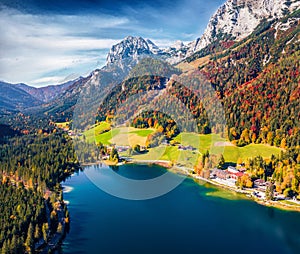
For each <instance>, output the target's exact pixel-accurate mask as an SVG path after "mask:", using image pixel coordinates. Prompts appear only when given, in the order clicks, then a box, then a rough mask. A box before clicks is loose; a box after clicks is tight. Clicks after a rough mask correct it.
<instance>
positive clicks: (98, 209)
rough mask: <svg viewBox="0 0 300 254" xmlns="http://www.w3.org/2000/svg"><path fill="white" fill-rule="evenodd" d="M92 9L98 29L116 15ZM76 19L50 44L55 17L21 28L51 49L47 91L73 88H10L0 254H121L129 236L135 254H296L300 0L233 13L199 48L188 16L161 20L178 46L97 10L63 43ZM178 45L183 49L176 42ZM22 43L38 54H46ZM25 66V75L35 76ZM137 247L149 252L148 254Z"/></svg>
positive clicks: (0, 97) (1, 153) (3, 123)
mask: <svg viewBox="0 0 300 254" xmlns="http://www.w3.org/2000/svg"><path fill="white" fill-rule="evenodd" d="M16 2H18V1H16ZM25 2H26V1H25ZM33 2H34V1H33ZM75 2H76V1H75ZM125 2H126V1H125ZM11 4H12V3H11ZM61 4H63V3H61ZM93 4H94V5H95V6H97V8H99V9H97V8H95V10H97V11H99V13H98V12H97V15H98V14H99V15H100V14H101V12H102V8H104V7H105V5H104V6H101V8H100V6H98V4H99V3H97V1H96V2H95V3H93ZM101 4H102V3H101ZM122 4H124V3H122ZM122 4H121V3H118V4H116V6H119V5H120V6H121V5H122ZM151 4H152V3H151ZM153 4H155V6H156V8H158V6H159V5H162V3H153ZM172 4H174V5H176V6H177V5H178V6H179V3H175V2H174V3H172ZM89 5H90V3H85V4H84V5H83V7H84V6H89ZM129 5H130V4H129V3H127V2H126V3H125V4H124V7H126V8H124V10H132V9H131V8H133V7H132V6H131V7H130V8H129V9H128V8H127V7H128V6H129ZM3 6H5V4H4V5H3ZM20 6H21V5H20ZM75 6H76V4H75ZM0 7H1V8H0V12H3V11H11V10H10V9H9V8H8V7H7V9H6V7H5V8H4V7H3V9H2V4H1V6H0ZM57 8H58V7H57ZM70 8H71V6H70ZM189 8H193V6H189ZM158 9H159V8H158ZM180 9H185V8H182V6H180V8H179V9H177V11H178V12H179V10H180ZM66 10H67V9H66ZM93 10H94V6H93ZM189 10H191V9H189ZM24 11H25V9H24ZM110 11H111V10H110ZM118 11H121V9H120V10H118ZM156 11H157V10H155V8H152V9H151V13H152V12H154V14H156V15H158V13H157V12H156ZM187 11H188V10H187ZM202 11H203V10H202ZM20 13H21V12H20ZM70 13H72V12H70ZM70 13H67V14H66V13H60V12H58V13H55V15H54V16H53V17H54V18H53V17H51V14H47V15H46V17H47V18H49V17H51V18H50V19H49V20H51V22H52V24H51V26H49V27H47V29H44V30H43V29H39V26H40V27H43V26H44V25H45V24H41V23H43V22H41V23H39V22H40V19H41V18H42V17H43V15H45V13H41V14H40V16H39V15H37V16H35V14H34V13H31V14H28V13H27V14H26V15H25V14H24V15H21V14H20V15H19V12H18V11H16V12H13V11H12V12H11V13H10V15H8V17H10V16H12V17H14V18H15V15H16V16H17V17H18V19H20V20H22V19H25V20H24V22H19V21H18V22H17V23H15V25H16V24H23V23H24V24H25V25H26V24H27V22H29V20H30V19H31V18H32V17H33V16H35V19H34V25H33V26H32V27H31V26H30V25H28V27H29V28H30V29H28V30H26V31H27V32H28V33H29V34H30V33H34V34H35V35H36V33H37V34H38V36H37V37H38V38H40V37H43V36H46V37H44V39H45V38H46V39H45V41H44V46H46V45H47V47H50V49H49V48H48V51H49V52H46V50H44V51H43V52H39V53H35V54H34V55H35V56H39V57H41V59H38V57H36V58H35V60H36V61H37V63H40V66H39V67H38V68H37V67H36V68H37V70H36V73H35V75H50V76H51V75H52V77H42V76H39V77H37V76H36V79H35V82H36V80H41V81H45V80H46V81H47V80H61V82H58V83H57V84H55V85H53V83H51V84H50V83H49V85H46V86H41V87H39V86H37V87H33V86H30V85H27V84H24V83H17V82H9V81H7V82H6V81H1V82H0V189H1V195H0V203H1V204H2V205H1V207H0V214H1V215H2V216H1V219H0V222H1V223H0V224H1V226H0V250H1V253H4V254H7V253H46V252H47V253H48V252H51V253H57V252H59V253H60V252H61V253H75V252H74V250H75V249H76V250H77V248H78V250H79V249H80V248H81V247H80V246H79V245H80V244H81V243H82V248H81V249H80V250H82V253H96V252H97V251H98V248H97V244H98V243H100V242H102V244H101V247H103V250H105V251H106V252H107V251H108V250H111V251H108V252H107V253H120V251H123V250H124V249H122V247H120V246H117V244H115V239H117V238H116V236H118V239H119V241H120V242H121V243H122V244H123V245H124V246H127V247H126V248H127V250H132V251H131V252H128V251H127V252H126V250H125V252H124V253H145V250H146V249H147V248H146V245H148V244H146V243H148V241H149V237H151V236H153V235H154V236H156V235H157V236H160V237H156V238H155V237H154V238H153V241H155V243H156V245H155V246H156V247H155V251H154V249H153V251H152V252H150V253H153V252H155V253H169V252H170V249H168V248H169V245H168V246H166V245H164V244H163V243H162V242H160V241H161V239H163V238H164V237H165V236H168V237H167V238H166V241H167V242H168V243H169V244H171V243H174V239H175V240H176V243H175V245H176V244H177V245H178V248H179V249H180V250H181V251H179V249H176V248H174V251H173V252H172V253H182V252H185V253H195V252H198V251H199V249H198V247H196V248H195V246H194V245H193V244H190V243H189V242H190V241H191V239H194V240H195V241H199V242H200V243H201V244H200V245H203V246H205V250H206V251H207V253H209V251H210V250H212V249H216V251H218V252H217V253H220V250H221V249H219V248H218V247H217V245H216V246H214V245H215V239H216V238H215V235H216V234H217V235H219V236H220V239H219V241H220V242H221V243H223V245H222V246H224V247H222V250H221V251H225V252H233V253H239V252H241V251H242V252H243V251H244V250H246V252H247V251H248V250H249V251H248V252H249V253H250V252H251V253H253V252H257V253H260V251H263V252H264V253H274V251H275V252H276V251H278V250H279V249H280V250H281V251H282V252H281V253H298V252H297V251H298V250H299V246H300V243H299V238H297V236H298V233H297V232H296V231H295V229H294V228H293V225H297V224H299V211H300V72H299V71H300V1H299V0H286V1H281V0H248V1H246V0H227V1H225V0H224V1H223V4H222V5H221V6H220V7H219V8H218V9H217V10H216V11H215V13H214V14H213V15H212V16H211V17H210V19H209V21H208V24H207V26H206V28H205V29H203V31H204V32H203V34H202V35H200V34H198V35H199V36H200V37H196V36H195V34H196V33H195V31H193V32H192V33H190V32H191V31H188V27H187V24H186V23H185V20H181V21H180V20H178V17H174V16H172V15H174V13H175V11H174V13H173V14H172V12H169V11H168V12H167V13H168V15H170V20H169V22H167V21H166V20H164V22H165V23H166V24H169V25H170V23H172V24H173V25H174V24H175V23H176V25H178V27H180V32H179V30H178V31H177V29H179V28H176V29H174V27H173V26H170V31H169V32H168V34H164V33H163V32H161V30H160V29H159V28H158V27H155V26H154V24H151V22H150V23H149V27H142V28H141V27H140V29H139V30H135V26H136V25H137V24H138V23H137V22H138V21H137V20H138V17H139V15H138V13H140V12H138V11H137V12H135V11H133V12H130V15H129V16H128V17H124V18H123V17H122V16H120V17H116V16H113V15H111V16H109V15H108V14H107V16H104V18H103V20H102V19H100V22H99V20H98V19H97V15H96V11H95V12H93V14H92V15H91V16H85V14H84V12H81V11H80V15H79V16H76V15H75V16H76V17H77V18H78V17H80V22H82V23H80V24H79V27H78V28H76V29H78V31H77V30H76V29H75V30H76V31H74V28H75V27H76V26H75V25H73V24H72V25H71V26H68V29H65V28H64V29H61V28H60V29H56V28H57V26H60V25H65V24H69V23H70V21H72V20H73V19H75V16H72V15H71V14H70ZM108 13H114V15H115V10H114V11H113V12H108ZM141 13H142V14H143V15H145V17H146V16H147V18H151V17H152V15H150V14H149V13H148V14H144V13H143V12H141ZM17 14H18V15H17ZM77 14H78V13H77ZM101 15H102V14H101ZM101 15H100V16H101ZM105 15H106V14H105ZM127 15H128V14H127ZM198 15H199V14H198ZM154 16H155V15H154ZM171 16H172V17H171ZM62 17H63V22H60V23H59V22H58V21H56V19H57V20H60V19H61V18H62ZM1 18H2V17H1V16H0V21H1ZM114 18H115V19H114ZM152 18H153V17H152ZM194 18H195V20H196V19H197V18H199V17H194ZM94 20H97V24H95V23H93V25H91V26H90V27H89V26H86V24H89V23H92V22H94ZM104 20H105V21H104ZM25 21H26V22H25ZM73 21H74V22H75V20H73ZM35 22H37V24H38V25H37V26H36V25H35ZM162 22H163V21H162ZM29 23H30V22H29ZM44 23H45V22H44ZM71 23H72V22H71ZM75 23H76V22H75ZM9 24H10V23H9ZM133 24H134V25H133ZM150 25H153V27H151V29H150ZM156 25H158V24H156ZM159 25H163V24H162V23H161V24H159ZM179 25H180V26H179ZM147 26H148V24H147ZM44 28H45V27H44ZM83 28H84V29H83ZM148 28H149V29H148ZM86 29H87V30H88V31H90V33H91V31H92V34H88V32H86ZM109 29H111V31H110V30H109ZM12 30H13V31H14V29H12ZM69 31H70V34H69ZM153 31H155V32H153ZM158 31H159V32H158ZM52 32H53V33H55V34H56V35H57V38H60V34H64V33H65V34H64V35H65V36H64V37H63V38H64V40H66V41H65V43H61V44H60V42H59V40H58V41H56V38H55V39H53V38H52V40H50V39H49V38H50V35H51V33H52ZM71 32H73V35H72V36H71ZM102 32H103V34H102ZM125 32H126V35H125V36H124V33H125ZM147 33H150V34H149V36H150V35H152V36H154V34H153V33H155V39H153V40H152V39H151V40H150V39H149V38H148V34H147ZM174 33H175V35H176V36H179V37H180V38H181V39H183V40H184V41H183V42H181V41H176V42H175V43H171V42H170V40H171V39H170V38H174ZM197 33H198V32H197ZM16 34H17V33H14V36H15V35H16ZM19 34H20V38H22V43H23V42H24V43H25V42H26V43H25V44H26V45H27V50H29V51H28V52H29V53H28V54H30V53H31V50H34V48H35V47H37V46H38V45H40V41H38V43H37V42H35V43H33V44H32V46H31V45H30V44H31V43H30V40H31V39H32V37H31V36H25V37H22V36H23V34H22V33H21V32H19ZM45 34H46V35H45ZM112 34H113V36H112ZM130 34H132V35H130ZM139 34H141V35H142V36H147V37H142V36H140V35H139ZM171 34H173V35H172V36H171ZM58 35H59V36H58ZM92 35H93V36H94V37H93V36H92ZM159 35H160V36H161V37H159ZM77 36H78V37H77ZM80 36H82V38H81V37H80ZM102 36H104V37H102ZM109 36H111V38H106V37H109ZM168 36H169V37H168ZM185 36H186V37H185ZM191 36H193V40H192V41H191V40H190V38H191ZM48 37H49V38H48ZM5 38H6V37H5ZM9 38H15V37H12V35H11V37H9ZM121 38H123V39H121ZM6 39H7V38H6ZM17 39H18V37H16V40H17ZM188 39H189V41H187V40H188ZM27 40H28V42H27ZM22 43H21V44H22ZM25 44H24V45H25ZM42 44H43V43H42ZM98 44H99V45H98ZM22 45H23V44H22ZM26 45H25V46H26ZM28 45H30V47H29V48H28ZM95 45H97V50H96V49H94V47H95ZM6 46H7V45H6ZM47 47H46V48H47ZM52 47H53V49H54V48H56V50H57V52H54V50H53V51H52ZM76 47H78V48H79V50H80V53H79V51H76ZM107 47H109V48H107ZM10 50H11V51H13V49H10ZM105 50H107V51H105ZM104 51H105V55H104V56H103V52H104ZM8 52H10V51H9V50H8ZM22 52H23V53H24V52H26V50H25V49H24V50H20V51H18V52H17V53H18V54H21V53H22ZM99 52H101V56H100V55H98V53H99ZM5 53H7V52H5ZM51 54H53V56H51ZM58 54H62V56H58ZM73 54H74V55H73ZM95 54H97V56H95ZM99 54H100V53H99ZM21 55H22V54H21ZM45 55H48V57H47V58H45V59H46V60H44V58H43V57H44V56H45ZM71 55H73V57H74V58H71ZM23 57H24V56H23ZM19 59H22V61H23V60H24V59H23V58H22V57H21V56H20V58H19V56H18V57H14V58H13V59H10V62H9V63H10V64H11V63H12V62H15V64H16V65H18V61H19ZM91 59H93V61H97V64H94V65H93V66H94V67H93V68H91V69H90V70H89V72H88V73H86V75H83V76H81V74H80V75H79V74H78V75H76V74H74V73H68V76H67V78H63V79H59V77H60V75H62V73H66V72H67V71H70V70H74V69H73V67H74V68H75V66H78V65H79V63H80V64H82V65H83V66H85V65H86V64H87V62H88V61H92V60H91ZM2 60H3V61H4V60H5V61H6V60H7V59H6V58H3V59H2ZM20 61H21V60H20ZM34 63H35V62H34ZM100 63H101V64H100ZM44 64H45V65H44ZM47 65H51V66H56V65H57V68H58V69H57V72H55V71H49V70H47V71H46V70H43V71H42V70H41V69H42V67H43V66H47ZM34 66H37V64H36V63H35V64H34ZM1 67H2V66H1ZM3 67H4V65H3ZM5 67H6V69H5V71H6V72H2V75H5V77H7V73H8V72H9V71H10V70H9V68H8V67H7V66H5ZM23 67H24V72H23V69H22V71H20V70H19V71H17V70H16V71H15V75H16V76H18V73H19V74H24V75H20V76H22V77H27V75H28V76H29V75H30V74H29V73H30V70H29V69H28V68H27V67H28V66H25V65H23ZM45 68H46V67H45ZM52 68H54V67H52ZM55 68H56V67H55ZM59 68H61V69H59ZM76 68H78V67H76ZM76 68H75V69H76ZM26 71H27V72H28V73H26ZM25 74H26V75H25ZM53 75H54V76H53ZM74 77H77V78H74ZM0 78H1V80H2V77H1V76H0ZM11 78H13V77H11ZM12 80H15V79H12ZM34 84H36V83H34ZM41 84H43V83H41ZM88 179H89V180H88ZM153 183H154V184H153ZM151 184H153V185H151ZM69 185H70V186H69ZM68 187H70V188H68ZM96 187H97V188H96ZM73 191H74V193H75V194H74V193H73ZM108 194H110V195H108ZM74 195H75V196H74ZM66 197H67V198H66ZM68 199H70V200H71V201H70V200H68ZM253 201H255V202H256V203H258V204H256V203H254V202H253ZM72 202H74V203H72ZM161 208H162V209H161ZM283 210H284V211H283ZM252 213H253V214H255V216H257V218H256V217H255V216H254V215H252ZM70 214H71V215H70ZM100 214H101V215H102V216H104V217H101V218H100V216H99V215H100ZM266 214H267V216H266ZM275 215H276V216H275ZM146 217H147V218H146ZM161 218H162V219H161ZM169 219H170V220H169ZM245 220H246V222H245ZM164 222H165V223H164ZM138 223H140V224H138ZM176 223H179V226H180V227H179V228H180V230H177V229H176ZM87 225H88V226H87ZM131 225H133V227H132V231H131V230H130V228H131ZM161 225H164V226H163V227H162V226H161ZM174 225H175V226H174ZM244 225H245V226H244ZM69 226H70V227H69ZM95 226H97V227H96V228H95ZM102 226H103V227H102ZM231 226H232V227H231ZM110 227H111V228H112V230H110ZM120 227H121V228H122V229H121V231H120V232H123V234H121V235H120V233H119V231H118V230H117V228H119V229H120ZM73 228H75V229H76V231H74V230H73ZM204 228H205V230H203V229H204ZM231 229H232V230H231ZM277 229H278V230H280V232H279V231H278V232H279V233H278V232H277V231H276V230H277ZM69 230H70V234H69V235H68V232H69ZM72 230H73V231H72ZM81 230H83V231H82V232H84V233H83V234H86V235H82V234H81ZM134 230H136V232H138V233H136V232H133V231H134ZM147 230H149V231H150V232H151V236H150V234H149V235H148V233H147ZM199 230H200V231H202V233H199ZM222 230H226V232H227V231H228V232H231V235H230V234H228V235H226V234H225V235H224V234H223V232H221V231H222ZM230 230H231V231H230ZM205 231H206V232H205ZM78 232H79V233H78ZM183 232H184V235H183ZM186 232H191V233H192V234H193V236H192V237H191V238H190V237H187V234H186ZM241 232H242V233H241ZM277 233H278V234H277ZM127 234H129V235H131V236H132V237H136V238H137V239H140V242H139V243H137V246H138V248H135V246H134V244H133V242H132V241H131V240H130V239H129V238H128V237H127ZM143 236H145V237H143ZM179 236H180V237H179ZM232 236H235V237H236V240H237V241H236V242H234V241H232ZM64 237H66V239H64ZM98 237H99V238H100V240H99V241H97V239H96V238H98ZM177 237H178V238H177ZM183 239H185V240H184V241H186V242H187V243H188V244H184V243H183V242H182V241H183ZM199 239H200V240H199ZM262 239H264V240H262ZM274 239H277V240H276V241H278V242H274ZM287 239H289V240H287ZM249 241H251V242H250V243H251V244H250V247H249V249H245V246H246V245H247V246H248V245H249ZM262 241H265V242H263V244H262ZM238 242H242V243H243V244H239V243H238ZM107 243H109V244H107ZM206 243H210V245H211V246H208V245H207V244H206ZM279 243H280V244H279ZM200 245H199V246H200ZM234 245H235V246H234ZM89 246H90V248H91V251H90V250H89ZM228 246H230V248H229V247H228ZM237 246H238V248H236V249H234V247H237ZM262 246H263V247H262ZM61 248H62V249H61ZM159 248H161V249H160V250H159V251H158V252H156V251H157V250H158V249H159ZM165 249H166V250H165ZM250 250H251V251H250ZM211 253H214V252H211Z"/></svg>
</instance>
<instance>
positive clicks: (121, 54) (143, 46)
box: [106, 36, 157, 65]
mask: <svg viewBox="0 0 300 254" xmlns="http://www.w3.org/2000/svg"><path fill="white" fill-rule="evenodd" d="M150 42H151V41H150ZM148 43H149V40H148ZM148 43H147V41H146V40H144V39H143V38H141V37H133V36H128V37H126V38H125V39H124V40H122V41H121V42H120V43H118V44H116V45H113V46H112V48H111V49H110V51H109V53H108V55H107V59H106V65H110V64H114V63H116V62H118V61H123V60H125V59H126V58H132V59H137V58H138V57H139V56H142V55H153V54H154V53H153V52H152V51H151V49H152V50H154V51H155V50H156V48H157V47H156V45H154V43H152V42H151V43H152V44H150V45H151V47H149V44H148ZM155 47H156V48H155Z"/></svg>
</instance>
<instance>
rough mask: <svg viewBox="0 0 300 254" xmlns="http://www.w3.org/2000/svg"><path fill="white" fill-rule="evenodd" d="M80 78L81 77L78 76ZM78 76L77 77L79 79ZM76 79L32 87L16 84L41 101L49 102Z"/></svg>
mask: <svg viewBox="0 0 300 254" xmlns="http://www.w3.org/2000/svg"><path fill="white" fill-rule="evenodd" d="M80 78H81V77H80ZM80 78H78V79H80ZM78 79H75V80H70V81H68V82H65V83H63V84H59V85H50V86H45V87H39V88H36V87H32V86H28V85H26V84H16V86H17V87H18V88H20V89H22V90H24V91H25V92H27V93H29V94H30V95H32V96H33V97H35V98H36V99H38V100H40V101H43V102H49V101H51V100H53V99H54V98H56V97H57V96H58V95H59V94H61V93H62V92H64V91H65V90H66V89H67V88H68V87H70V86H71V85H72V84H73V83H74V82H76V81H77V80H78Z"/></svg>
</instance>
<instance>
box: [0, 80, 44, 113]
mask: <svg viewBox="0 0 300 254" xmlns="http://www.w3.org/2000/svg"><path fill="white" fill-rule="evenodd" d="M0 91H1V93H0V114H1V115H5V114H10V113H13V112H19V111H21V110H24V109H25V108H28V107H31V106H37V105H40V104H41V103H42V102H41V101H40V100H38V99H36V98H35V97H33V96H32V95H30V94H29V93H27V92H25V91H23V90H22V89H20V88H18V87H16V86H15V85H12V84H9V83H5V82H0Z"/></svg>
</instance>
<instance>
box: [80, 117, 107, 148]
mask: <svg viewBox="0 0 300 254" xmlns="http://www.w3.org/2000/svg"><path fill="white" fill-rule="evenodd" d="M107 130H110V124H109V123H107V122H101V123H100V124H97V125H95V126H94V127H93V128H91V129H89V130H87V131H85V132H84V133H83V135H84V136H85V138H86V140H87V141H88V142H90V143H91V142H93V141H95V138H96V140H97V138H98V136H99V135H101V134H100V133H103V132H104V131H107Z"/></svg>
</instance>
